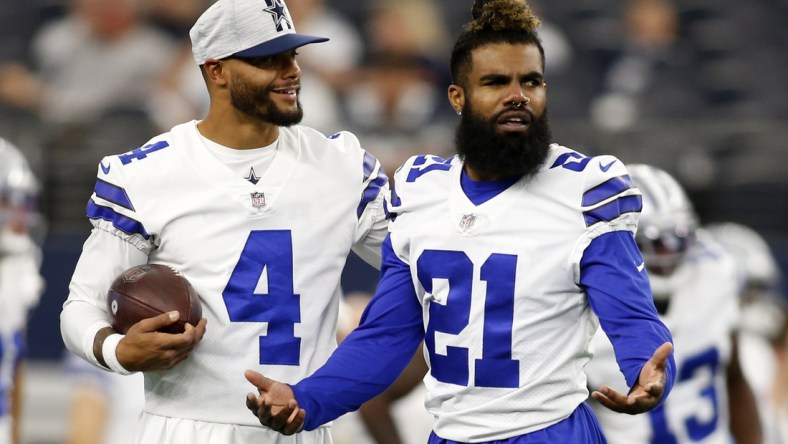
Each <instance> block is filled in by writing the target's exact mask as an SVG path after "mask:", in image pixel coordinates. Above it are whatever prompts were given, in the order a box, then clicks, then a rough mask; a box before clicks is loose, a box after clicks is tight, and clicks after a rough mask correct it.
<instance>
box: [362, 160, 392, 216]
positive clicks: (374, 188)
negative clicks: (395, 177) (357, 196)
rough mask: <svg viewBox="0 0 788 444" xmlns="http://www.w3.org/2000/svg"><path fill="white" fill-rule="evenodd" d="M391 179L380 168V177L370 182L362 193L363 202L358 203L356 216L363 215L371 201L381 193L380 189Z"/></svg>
mask: <svg viewBox="0 0 788 444" xmlns="http://www.w3.org/2000/svg"><path fill="white" fill-rule="evenodd" d="M388 181H389V179H388V177H386V175H385V174H384V173H383V169H381V170H379V172H378V177H376V178H375V180H373V181H371V182H369V184H368V185H367V188H366V189H365V190H364V192H363V193H362V194H361V203H359V205H358V209H357V210H356V216H357V217H359V218H360V217H361V214H362V213H364V210H365V209H366V208H367V205H369V203H370V202H372V201H373V200H375V198H376V197H378V194H380V189H381V188H383V186H384V185H386V184H387V183H388Z"/></svg>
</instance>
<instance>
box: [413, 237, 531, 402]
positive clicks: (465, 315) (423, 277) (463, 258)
mask: <svg viewBox="0 0 788 444" xmlns="http://www.w3.org/2000/svg"><path fill="white" fill-rule="evenodd" d="M516 266H517V256H512V255H505V254H492V255H490V257H488V258H487V260H486V261H485V262H484V264H483V265H482V267H481V276H480V277H481V280H483V281H485V282H486V283H487V294H486V297H485V300H484V329H483V332H481V334H482V358H481V359H476V360H475V361H474V375H475V377H474V385H475V386H477V387H519V382H520V380H519V376H520V370H519V368H520V365H519V361H517V360H513V359H512V321H513V317H514V281H515V272H516ZM417 270H418V278H419V282H420V283H421V285H422V286H423V287H424V289H425V290H426V291H427V293H432V292H433V287H432V283H433V280H434V279H446V280H448V283H449V294H448V296H447V298H446V302H445V305H444V304H440V303H436V302H433V303H432V304H431V305H430V320H429V324H428V325H427V331H426V336H425V344H426V346H427V351H428V353H429V355H430V363H431V368H432V370H431V371H432V376H433V377H435V378H436V379H437V380H439V381H442V382H446V383H450V384H457V385H465V386H467V385H468V383H469V373H470V369H469V367H468V366H469V365H470V364H469V363H468V349H467V348H463V347H454V346H448V347H447V352H446V355H440V354H437V353H436V351H435V335H436V333H438V332H440V333H444V334H449V335H458V334H460V332H462V331H463V330H464V329H465V327H467V326H468V323H469V321H470V314H471V294H472V293H471V290H472V287H473V276H474V265H473V262H471V260H470V258H468V256H467V255H466V254H465V253H464V252H462V251H442V250H425V251H424V252H423V253H422V254H421V256H419V259H418V262H417Z"/></svg>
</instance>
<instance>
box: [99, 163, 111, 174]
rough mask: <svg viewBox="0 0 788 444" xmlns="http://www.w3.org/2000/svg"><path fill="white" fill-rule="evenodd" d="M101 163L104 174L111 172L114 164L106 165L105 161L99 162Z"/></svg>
mask: <svg viewBox="0 0 788 444" xmlns="http://www.w3.org/2000/svg"><path fill="white" fill-rule="evenodd" d="M99 165H101V171H103V172H104V174H109V169H110V168H112V164H109V165H107V166H104V163H103V162H99Z"/></svg>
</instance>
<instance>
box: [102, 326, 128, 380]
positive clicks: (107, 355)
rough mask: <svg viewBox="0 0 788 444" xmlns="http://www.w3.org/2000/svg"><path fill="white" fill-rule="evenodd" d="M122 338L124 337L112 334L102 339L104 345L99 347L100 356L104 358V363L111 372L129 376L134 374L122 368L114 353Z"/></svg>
mask: <svg viewBox="0 0 788 444" xmlns="http://www.w3.org/2000/svg"><path fill="white" fill-rule="evenodd" d="M123 337H124V335H121V334H119V333H113V334H111V335H109V336H107V338H106V339H104V344H103V345H102V346H101V354H102V355H103V356H104V362H106V363H107V367H109V368H110V369H111V370H112V371H113V372H115V373H120V374H121V375H130V374H132V373H134V372H130V371H128V370H126V369H125V368H123V366H122V365H120V362H118V356H117V355H116V354H115V351H116V350H117V349H118V344H119V343H120V340H121V339H123Z"/></svg>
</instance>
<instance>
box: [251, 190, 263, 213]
mask: <svg viewBox="0 0 788 444" xmlns="http://www.w3.org/2000/svg"><path fill="white" fill-rule="evenodd" d="M249 196H250V197H251V198H252V206H253V207H255V208H257V209H260V208H263V207H264V206H265V194H264V193H261V192H259V191H255V192H254V193H249Z"/></svg>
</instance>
